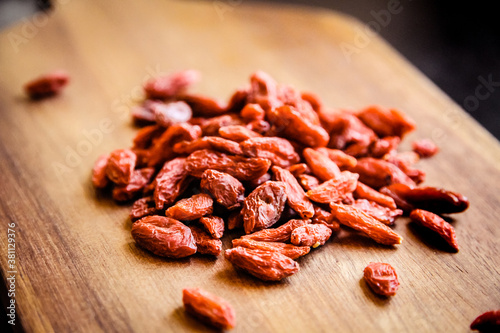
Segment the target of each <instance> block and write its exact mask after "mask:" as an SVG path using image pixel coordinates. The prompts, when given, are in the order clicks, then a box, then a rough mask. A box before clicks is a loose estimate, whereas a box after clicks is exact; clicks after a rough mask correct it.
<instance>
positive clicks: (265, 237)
mask: <svg viewBox="0 0 500 333" xmlns="http://www.w3.org/2000/svg"><path fill="white" fill-rule="evenodd" d="M309 223H311V220H290V221H288V222H286V223H285V224H283V225H281V226H279V227H277V228H268V229H263V230H260V231H257V232H254V233H252V234H249V235H245V236H243V237H242V238H246V239H253V240H256V241H262V242H288V241H290V236H291V235H292V231H293V230H294V229H295V228H298V227H301V226H303V225H306V224H309Z"/></svg>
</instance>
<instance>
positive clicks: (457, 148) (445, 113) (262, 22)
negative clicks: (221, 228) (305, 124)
mask: <svg viewBox="0 0 500 333" xmlns="http://www.w3.org/2000/svg"><path fill="white" fill-rule="evenodd" d="M55 2H56V10H55V11H54V12H53V13H52V14H51V15H50V16H49V17H48V18H44V17H38V19H37V21H36V22H37V25H35V26H34V27H35V29H32V31H31V32H30V31H28V30H29V29H27V28H26V24H27V23H26V22H32V23H33V19H31V20H28V21H26V22H22V23H21V24H19V25H16V26H13V27H11V28H9V29H6V30H4V31H3V32H2V33H1V34H0V112H1V119H0V184H1V185H0V200H1V204H0V217H1V221H2V223H1V226H0V228H1V236H0V243H1V245H0V249H1V253H2V254H1V255H0V263H1V268H2V273H3V275H4V282H5V277H6V272H7V271H8V267H7V243H6V239H7V237H6V234H7V224H8V223H15V224H16V227H15V229H16V244H17V250H16V251H17V252H16V253H17V280H16V304H17V315H18V322H17V325H16V327H15V328H16V329H18V330H19V329H20V324H22V326H23V327H24V329H25V330H26V331H28V332H121V333H123V332H132V331H134V332H182V331H207V330H208V329H207V328H206V327H205V326H203V325H201V324H199V323H197V322H196V321H195V320H192V319H191V318H189V317H186V316H185V314H184V312H183V310H182V302H181V289H182V288H184V287H192V286H197V287H201V288H204V289H206V290H207V291H210V292H214V293H216V294H218V295H220V296H221V297H224V298H225V299H227V300H228V301H229V302H231V303H232V304H233V305H234V308H235V310H236V312H237V321H238V324H237V328H236V329H235V330H234V332H333V331H335V332H467V331H468V326H469V324H470V322H471V321H472V320H473V319H474V318H475V317H476V316H477V315H479V314H481V313H483V312H484V311H487V310H491V309H496V308H500V225H499V222H498V221H499V219H498V216H499V213H500V211H499V206H500V190H499V188H498V187H499V184H500V170H499V166H498V165H499V163H500V145H499V143H498V142H497V141H496V140H495V139H494V138H493V137H492V136H490V135H489V134H488V133H487V132H486V131H485V130H484V129H483V128H481V127H480V126H479V125H478V124H477V123H476V122H475V121H474V120H473V119H471V118H470V117H469V116H467V115H466V114H465V112H463V111H462V110H461V109H460V107H459V106H457V105H456V104H454V103H453V102H452V101H451V100H450V99H449V98H448V97H447V96H445V95H444V94H443V93H442V92H441V91H440V90H439V89H438V88H436V86H435V85H433V84H432V83H431V82H430V81H429V80H428V79H427V78H425V77H424V76H423V75H422V74H421V73H419V72H418V71H417V70H416V69H415V68H413V67H412V66H411V65H409V64H408V62H406V61H405V60H404V59H402V58H401V56H399V55H398V54H397V53H396V52H395V51H394V50H393V49H392V48H391V47H389V46H388V45H387V44H386V43H385V42H384V41H382V40H381V39H380V38H378V37H377V36H370V38H369V41H368V42H367V43H366V44H367V45H366V46H363V47H361V48H359V49H358V51H359V52H358V53H356V54H353V55H352V57H351V58H350V59H348V57H346V56H345V55H344V53H343V52H342V49H341V45H342V43H347V44H350V45H355V46H356V44H355V40H356V36H357V35H358V34H359V31H360V29H364V28H363V26H362V25H360V24H359V23H358V22H356V21H355V20H353V19H351V18H349V17H346V16H343V15H340V14H338V13H333V12H326V11H314V10H308V9H305V8H299V7H286V8H284V7H273V6H268V5H263V4H262V5H252V4H250V3H248V2H245V1H243V2H241V3H239V2H236V1H233V2H231V1H214V2H212V1H206V2H196V1H159V0H158V1H129V0H127V1H125V0H122V1H118V0H114V1H96V0H95V1H78V0H65V1H55ZM221 3H225V4H226V5H227V6H229V7H220V4H221ZM387 29H390V26H389V27H387ZM33 31H34V32H33ZM27 32H28V33H27ZM13 34H15V35H17V36H20V37H22V38H24V39H23V40H22V41H23V43H20V44H18V43H17V42H19V39H16V41H17V42H15V41H14V39H13V38H14V37H15V36H14V35H13ZM13 36H14V37H13ZM343 45H346V44H343ZM358 45H360V44H358ZM55 68H64V69H66V70H67V71H68V72H69V73H70V74H71V77H72V82H71V84H70V85H69V86H68V88H67V89H66V90H65V91H64V93H63V95H62V96H60V97H58V98H53V99H48V100H44V101H40V102H37V103H32V102H29V101H27V100H26V99H25V97H24V96H23V93H22V85H23V84H24V83H25V82H26V81H27V80H29V79H31V78H33V77H34V76H36V75H38V74H40V73H43V72H46V71H48V70H52V69H55ZM184 68H195V69H198V70H200V71H201V72H202V74H203V81H202V82H201V83H199V84H197V85H196V86H195V87H194V88H193V91H196V92H200V93H205V94H209V95H213V96H217V97H219V98H221V99H226V98H228V97H229V95H230V94H231V92H232V91H233V90H234V89H235V88H236V87H239V86H242V85H244V84H246V82H248V77H249V75H250V74H251V73H252V72H254V71H255V70H257V69H262V70H264V71H267V72H269V73H270V74H271V75H273V76H274V77H275V78H276V79H277V80H278V81H279V82H283V83H289V84H292V85H294V86H295V87H297V88H298V89H300V90H308V91H313V92H317V93H318V94H319V95H320V96H321V97H322V99H323V100H324V102H325V104H327V105H329V106H339V107H354V108H357V107H362V106H365V105H368V104H381V105H385V106H391V107H396V108H400V109H401V110H403V111H405V112H407V113H408V114H410V115H411V117H413V118H414V119H415V120H416V122H417V124H418V130H417V131H416V132H415V133H414V134H412V135H411V136H410V137H408V138H407V139H406V140H405V145H404V147H405V148H407V149H408V148H409V142H411V140H412V139H415V138H423V137H429V138H432V139H434V140H435V141H436V142H437V143H438V145H439V146H440V147H441V152H440V153H439V154H438V155H437V156H435V157H434V158H432V159H429V160H425V161H422V162H420V165H419V166H420V167H421V168H422V169H423V170H425V171H426V172H427V181H426V184H429V185H437V186H441V187H444V188H447V189H451V190H455V191H458V192H461V193H463V194H465V195H466V196H468V197H469V199H470V201H471V207H470V209H469V210H468V211H466V212H465V213H464V214H459V215H456V216H455V221H454V222H453V225H454V226H455V228H456V232H457V237H458V241H459V244H460V252H459V253H457V254H450V253H448V252H446V251H443V249H442V248H440V247H439V246H437V245H435V244H433V243H426V242H424V241H422V239H421V235H420V234H419V231H418V230H414V228H412V227H411V226H410V225H408V223H407V220H406V219H400V220H398V224H397V226H396V227H395V230H396V231H397V232H398V233H400V234H401V235H402V236H403V237H404V241H403V243H402V244H401V245H400V246H397V248H394V249H391V248H386V247H382V246H379V245H377V244H375V243H374V242H372V241H370V240H368V239H366V238H364V237H362V236H359V235H355V234H352V233H351V234H349V233H347V232H345V231H344V232H342V233H341V234H340V235H338V236H337V237H335V238H334V239H333V240H332V241H330V242H328V243H327V245H325V246H323V247H322V248H320V249H318V250H314V251H312V253H311V254H310V255H308V256H306V257H305V258H302V259H300V260H299V263H300V266H301V269H300V272H299V273H297V274H296V275H294V276H292V277H290V278H288V279H286V280H285V281H283V282H281V283H264V282H261V281H258V280H256V279H254V278H252V277H250V276H248V275H246V274H244V273H242V272H241V271H236V270H234V269H233V267H232V266H231V265H230V264H229V263H228V262H227V261H225V260H224V259H223V258H222V256H221V257H220V258H218V259H216V260H215V259H210V258H204V257H198V256H194V257H192V258H190V259H185V260H166V259H160V258H157V257H154V256H152V255H150V254H149V253H146V252H145V251H143V250H141V249H139V248H137V247H136V246H135V244H134V242H133V240H132V238H131V236H130V227H131V222H130V221H129V219H128V211H129V207H127V206H117V205H115V204H114V203H113V202H111V201H110V200H109V199H106V198H98V197H96V195H95V193H94V191H93V189H92V187H91V184H90V181H89V175H90V169H91V168H92V165H93V163H94V161H95V159H96V158H97V156H98V155H100V154H102V153H105V152H109V151H111V150H113V149H115V148H120V147H128V146H129V145H130V143H131V139H132V137H133V134H134V132H135V129H134V128H133V127H132V126H131V124H130V119H129V114H128V107H129V106H130V105H132V104H134V102H135V101H136V100H138V99H139V98H140V87H141V84H142V82H143V81H144V80H145V79H147V78H148V77H151V76H154V75H158V74H160V73H167V72H170V71H174V70H179V69H184ZM471 93H473V92H471ZM106 124H108V125H106ZM109 124H111V125H110V126H111V129H110V128H109ZM102 126H104V128H102ZM98 131H99V133H100V135H102V138H100V137H99V135H97V134H96V132H98ZM86 132H87V133H94V137H93V139H94V142H93V143H90V144H89V143H85V142H89V141H88V139H87V137H86V134H85V133H86ZM85 149H87V150H85ZM78 150H80V152H81V154H79V155H80V160H66V159H67V158H68V156H70V155H71V153H70V152H71V151H78ZM74 157H75V156H73V158H74ZM68 162H69V163H68ZM63 165H65V166H66V167H67V168H66V169H62V171H64V172H61V168H62V166H63ZM58 170H59V171H58ZM229 238H230V237H226V239H225V242H224V245H225V246H226V247H228V246H229ZM371 261H384V262H388V263H390V264H391V265H393V266H394V267H395V268H396V269H397V272H398V274H399V277H400V282H401V287H400V290H399V292H398V294H397V295H396V296H395V297H393V298H391V299H388V300H384V299H381V298H378V297H376V296H374V295H373V294H372V292H371V291H370V290H369V289H368V288H367V286H366V285H365V283H364V282H363V281H362V272H363V269H364V267H365V266H366V265H367V264H368V263H369V262H371ZM1 296H2V298H3V299H4V300H5V299H6V295H5V293H4V294H2V295H1ZM2 320H5V319H4V318H2Z"/></svg>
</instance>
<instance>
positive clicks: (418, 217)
mask: <svg viewBox="0 0 500 333" xmlns="http://www.w3.org/2000/svg"><path fill="white" fill-rule="evenodd" d="M410 218H411V220H412V221H413V222H415V223H418V224H420V225H422V226H424V227H426V228H429V229H431V230H432V231H435V232H437V233H438V234H439V235H440V236H441V237H442V238H443V239H444V240H445V241H446V242H447V243H448V244H449V245H450V246H451V247H452V248H453V249H454V250H455V251H457V252H458V243H457V238H456V236H455V229H454V228H453V226H452V225H451V224H449V223H448V222H446V221H445V220H443V219H442V218H441V217H440V216H438V215H436V214H434V213H431V212H428V211H425V210H423V209H415V210H413V211H412V212H411V213H410Z"/></svg>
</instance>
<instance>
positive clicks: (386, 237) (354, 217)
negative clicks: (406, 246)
mask: <svg viewBox="0 0 500 333" xmlns="http://www.w3.org/2000/svg"><path fill="white" fill-rule="evenodd" d="M330 208H331V209H332V215H333V217H334V218H335V220H336V221H337V222H339V223H340V224H343V225H345V226H348V227H350V228H353V229H355V230H358V231H361V232H363V233H365V234H366V235H367V236H368V237H370V238H371V239H373V240H374V241H376V242H377V243H380V244H385V245H395V244H401V242H402V241H403V238H402V237H401V236H399V235H398V234H397V233H395V232H394V231H392V229H391V228H389V227H388V226H386V225H385V224H383V223H382V222H379V221H378V220H377V219H375V218H373V217H371V216H370V215H368V214H367V213H365V212H363V211H362V210H361V209H358V208H356V207H352V206H348V205H342V204H335V203H331V204H330Z"/></svg>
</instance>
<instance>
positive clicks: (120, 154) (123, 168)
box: [106, 149, 137, 185]
mask: <svg viewBox="0 0 500 333" xmlns="http://www.w3.org/2000/svg"><path fill="white" fill-rule="evenodd" d="M136 161H137V156H136V155H135V154H134V152H133V151H131V150H130V149H117V150H115V151H113V152H111V154H109V158H108V163H107V165H106V176H107V177H108V178H109V180H111V181H112V182H113V183H115V184H117V185H127V184H128V183H129V182H130V177H132V172H133V171H134V168H135V163H136Z"/></svg>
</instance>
